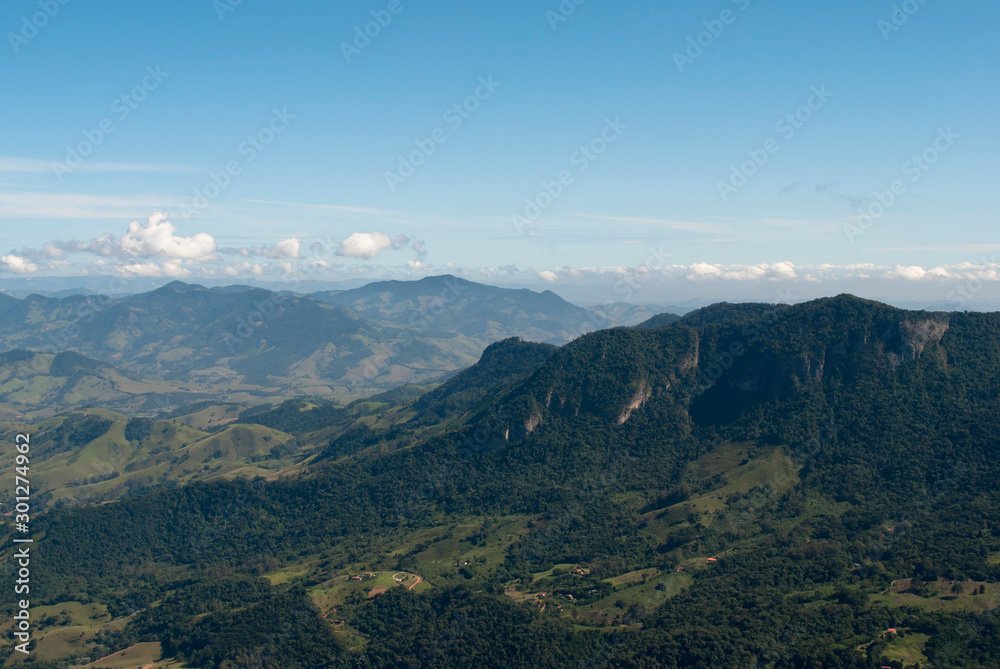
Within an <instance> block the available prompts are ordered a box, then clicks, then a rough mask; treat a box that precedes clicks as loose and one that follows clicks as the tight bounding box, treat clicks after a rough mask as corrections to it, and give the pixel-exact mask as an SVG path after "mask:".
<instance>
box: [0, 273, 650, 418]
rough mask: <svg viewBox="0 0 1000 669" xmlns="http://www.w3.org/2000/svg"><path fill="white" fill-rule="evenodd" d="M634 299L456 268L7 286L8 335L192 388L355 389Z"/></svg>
mask: <svg viewBox="0 0 1000 669" xmlns="http://www.w3.org/2000/svg"><path fill="white" fill-rule="evenodd" d="M629 306H630V305H624V306H623V305H617V308H616V309H615V310H614V311H616V313H617V314H618V315H619V316H620V317H621V318H622V319H623V321H618V320H614V319H611V318H608V316H607V314H605V313H596V312H594V311H592V310H588V309H584V308H582V307H579V306H576V305H573V304H570V303H569V302H567V301H565V300H563V299H562V298H560V297H559V296H558V295H556V294H555V293H553V292H551V291H545V292H542V293H538V292H535V291H531V290H527V289H521V290H512V289H506V288H497V287H494V286H487V285H483V284H479V283H474V282H471V281H466V280H464V279H460V278H457V277H453V276H447V275H446V276H435V277H428V278H425V279H421V280H419V281H409V282H404V281H388V282H378V283H373V284H369V285H366V286H363V287H361V288H355V289H350V290H344V291H325V292H319V293H314V294H312V295H304V294H298V293H291V292H274V291H269V290H264V289H260V288H254V287H251V286H227V287H219V288H206V287H204V286H200V285H196V284H187V283H183V282H180V281H175V282H172V283H170V284H167V285H165V286H162V287H160V288H157V289H155V290H152V291H150V292H147V293H140V294H137V295H130V296H127V297H123V298H120V299H112V298H109V297H106V296H101V295H68V296H65V297H46V296H42V295H35V294H32V295H28V296H26V297H24V298H23V299H17V298H14V297H11V296H9V295H5V294H2V293H0V349H23V350H31V351H37V352H44V353H57V352H62V351H77V352H80V353H82V354H85V355H87V356H89V357H92V358H95V359H97V360H101V361H103V362H105V363H108V364H113V365H114V366H115V367H117V368H119V369H120V370H127V371H128V372H130V373H134V374H139V375H142V376H144V377H147V378H153V379H160V380H162V381H164V382H167V383H168V384H171V385H172V386H175V387H176V388H175V389H176V390H178V391H181V392H189V393H202V394H204V393H211V394H214V395H223V394H228V395H233V394H241V395H240V396H241V398H242V399H246V398H247V397H248V396H257V397H265V396H280V395H323V396H349V395H359V394H366V393H371V392H376V391H378V390H386V389H389V388H393V387H396V386H398V385H401V384H404V383H424V382H427V381H430V380H433V379H435V378H438V377H440V376H441V375H443V374H446V373H448V372H454V371H457V370H459V369H463V368H465V367H468V366H470V365H472V364H473V363H474V362H475V361H476V360H478V359H479V356H480V355H481V354H482V352H483V350H485V349H486V347H487V346H489V345H490V344H491V343H493V342H495V341H499V340H501V339H505V338H507V337H512V336H515V337H521V338H524V339H526V340H531V341H538V342H547V343H551V344H557V345H558V344H563V343H566V342H568V341H570V340H572V339H573V338H575V337H577V336H579V335H580V334H583V333H584V332H588V331H592V330H596V329H601V328H605V327H610V326H614V325H622V324H632V323H634V322H637V321H638V320H640V319H641V317H643V316H646V315H648V313H645V312H644V311H643V309H642V308H632V309H629V308H627V307H629Z"/></svg>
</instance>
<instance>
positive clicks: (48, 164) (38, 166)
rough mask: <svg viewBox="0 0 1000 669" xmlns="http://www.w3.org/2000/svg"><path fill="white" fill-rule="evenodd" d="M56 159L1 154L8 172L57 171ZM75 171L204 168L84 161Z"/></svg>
mask: <svg viewBox="0 0 1000 669" xmlns="http://www.w3.org/2000/svg"><path fill="white" fill-rule="evenodd" d="M54 165H55V161H51V160H38V159H37V158H17V157H12V156H0V172H4V173H8V174H38V173H44V172H52V173H55V169H54ZM72 171H73V172H175V173H182V172H200V171H203V168H200V167H195V166H193V165H175V164H171V163H115V162H96V161H94V162H91V161H83V162H82V163H80V165H79V166H77V167H74V168H73V170H72Z"/></svg>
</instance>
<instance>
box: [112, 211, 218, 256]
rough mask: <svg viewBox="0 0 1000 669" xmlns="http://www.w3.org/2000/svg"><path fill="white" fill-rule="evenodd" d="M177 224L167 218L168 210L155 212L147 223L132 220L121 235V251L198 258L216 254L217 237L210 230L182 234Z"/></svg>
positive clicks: (139, 254)
mask: <svg viewBox="0 0 1000 669" xmlns="http://www.w3.org/2000/svg"><path fill="white" fill-rule="evenodd" d="M176 233H177V227H176V226H175V225H174V224H173V223H171V222H170V221H169V220H167V212H165V211H161V212H157V213H155V214H153V215H152V216H150V217H149V219H148V220H147V221H146V222H145V223H140V222H139V221H132V222H131V223H129V224H128V232H127V233H126V234H125V236H124V237H122V238H121V241H120V242H119V245H120V247H121V250H122V251H123V252H124V253H125V254H127V255H130V256H134V257H138V258H156V257H165V258H174V259H189V260H198V259H204V258H208V257H210V256H211V255H212V254H213V253H215V239H214V238H213V237H212V235H210V234H208V233H207V232H199V233H198V234H196V235H193V236H191V237H180V236H178V235H177V234H176Z"/></svg>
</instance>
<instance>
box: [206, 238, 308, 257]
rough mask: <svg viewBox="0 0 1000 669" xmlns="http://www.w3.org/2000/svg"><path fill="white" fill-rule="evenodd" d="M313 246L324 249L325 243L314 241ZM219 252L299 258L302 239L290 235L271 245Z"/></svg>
mask: <svg viewBox="0 0 1000 669" xmlns="http://www.w3.org/2000/svg"><path fill="white" fill-rule="evenodd" d="M311 248H312V250H313V251H315V250H316V249H317V248H319V249H322V248H323V245H322V244H320V243H319V242H313V244H312V247H311ZM219 253H224V254H226V255H239V256H243V257H244V258H249V257H251V256H264V257H265V258H274V259H279V258H294V259H298V258H301V257H302V240H301V239H300V238H298V237H290V238H288V239H283V240H282V241H280V242H278V243H276V244H272V245H271V246H257V247H254V248H246V247H242V248H224V249H219Z"/></svg>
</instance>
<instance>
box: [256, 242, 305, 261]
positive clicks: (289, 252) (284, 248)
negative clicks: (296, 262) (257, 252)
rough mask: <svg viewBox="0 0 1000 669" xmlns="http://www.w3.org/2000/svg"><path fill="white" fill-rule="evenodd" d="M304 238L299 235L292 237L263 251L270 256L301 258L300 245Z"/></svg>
mask: <svg viewBox="0 0 1000 669" xmlns="http://www.w3.org/2000/svg"><path fill="white" fill-rule="evenodd" d="M301 245H302V240H301V239H299V238H298V237H291V238H289V239H285V240H283V241H280V242H278V243H277V244H274V245H273V246H271V247H270V248H268V249H266V250H265V251H264V252H263V255H265V256H267V257H268V258H301V257H302V254H301V253H300V252H299V247H300V246H301Z"/></svg>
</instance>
